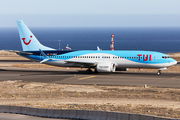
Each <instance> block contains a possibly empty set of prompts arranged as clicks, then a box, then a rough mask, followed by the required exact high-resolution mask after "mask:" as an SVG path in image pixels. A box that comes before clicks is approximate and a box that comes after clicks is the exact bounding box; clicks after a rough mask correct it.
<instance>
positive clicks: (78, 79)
mask: <svg viewBox="0 0 180 120" xmlns="http://www.w3.org/2000/svg"><path fill="white" fill-rule="evenodd" d="M93 77H96V76H88V77H83V78H79V79H78V80H84V79H88V78H93Z"/></svg>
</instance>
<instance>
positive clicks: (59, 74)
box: [0, 66, 180, 88]
mask: <svg viewBox="0 0 180 120" xmlns="http://www.w3.org/2000/svg"><path fill="white" fill-rule="evenodd" d="M0 80H1V81H4V80H22V81H25V82H43V83H57V84H58V83H61V84H85V85H86V84H88V85H94V84H96V85H120V86H144V85H145V84H147V85H148V86H152V87H167V88H171V87H172V88H180V73H162V74H161V75H160V76H158V75H157V73H156V72H153V73H149V72H144V73H142V72H139V73H138V72H128V71H125V72H115V73H92V74H86V73H85V70H79V71H77V70H73V69H69V70H68V69H43V68H41V69H35V68H34V69H32V68H31V69H30V68H16V67H8V66H4V67H0Z"/></svg>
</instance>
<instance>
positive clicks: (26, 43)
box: [22, 35, 32, 45]
mask: <svg viewBox="0 0 180 120" xmlns="http://www.w3.org/2000/svg"><path fill="white" fill-rule="evenodd" d="M30 38H32V35H30ZM25 39H26V38H22V40H23V42H24V44H25V45H29V44H30V42H31V39H30V40H29V42H26V41H25Z"/></svg>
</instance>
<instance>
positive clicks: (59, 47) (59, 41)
mask: <svg viewBox="0 0 180 120" xmlns="http://www.w3.org/2000/svg"><path fill="white" fill-rule="evenodd" d="M58 41H59V50H60V42H61V40H58Z"/></svg>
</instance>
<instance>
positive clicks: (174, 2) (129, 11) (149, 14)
mask: <svg viewBox="0 0 180 120" xmlns="http://www.w3.org/2000/svg"><path fill="white" fill-rule="evenodd" d="M179 6H180V0H0V27H16V20H23V21H24V22H25V23H26V25H27V26H28V27H180V7H179Z"/></svg>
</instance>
